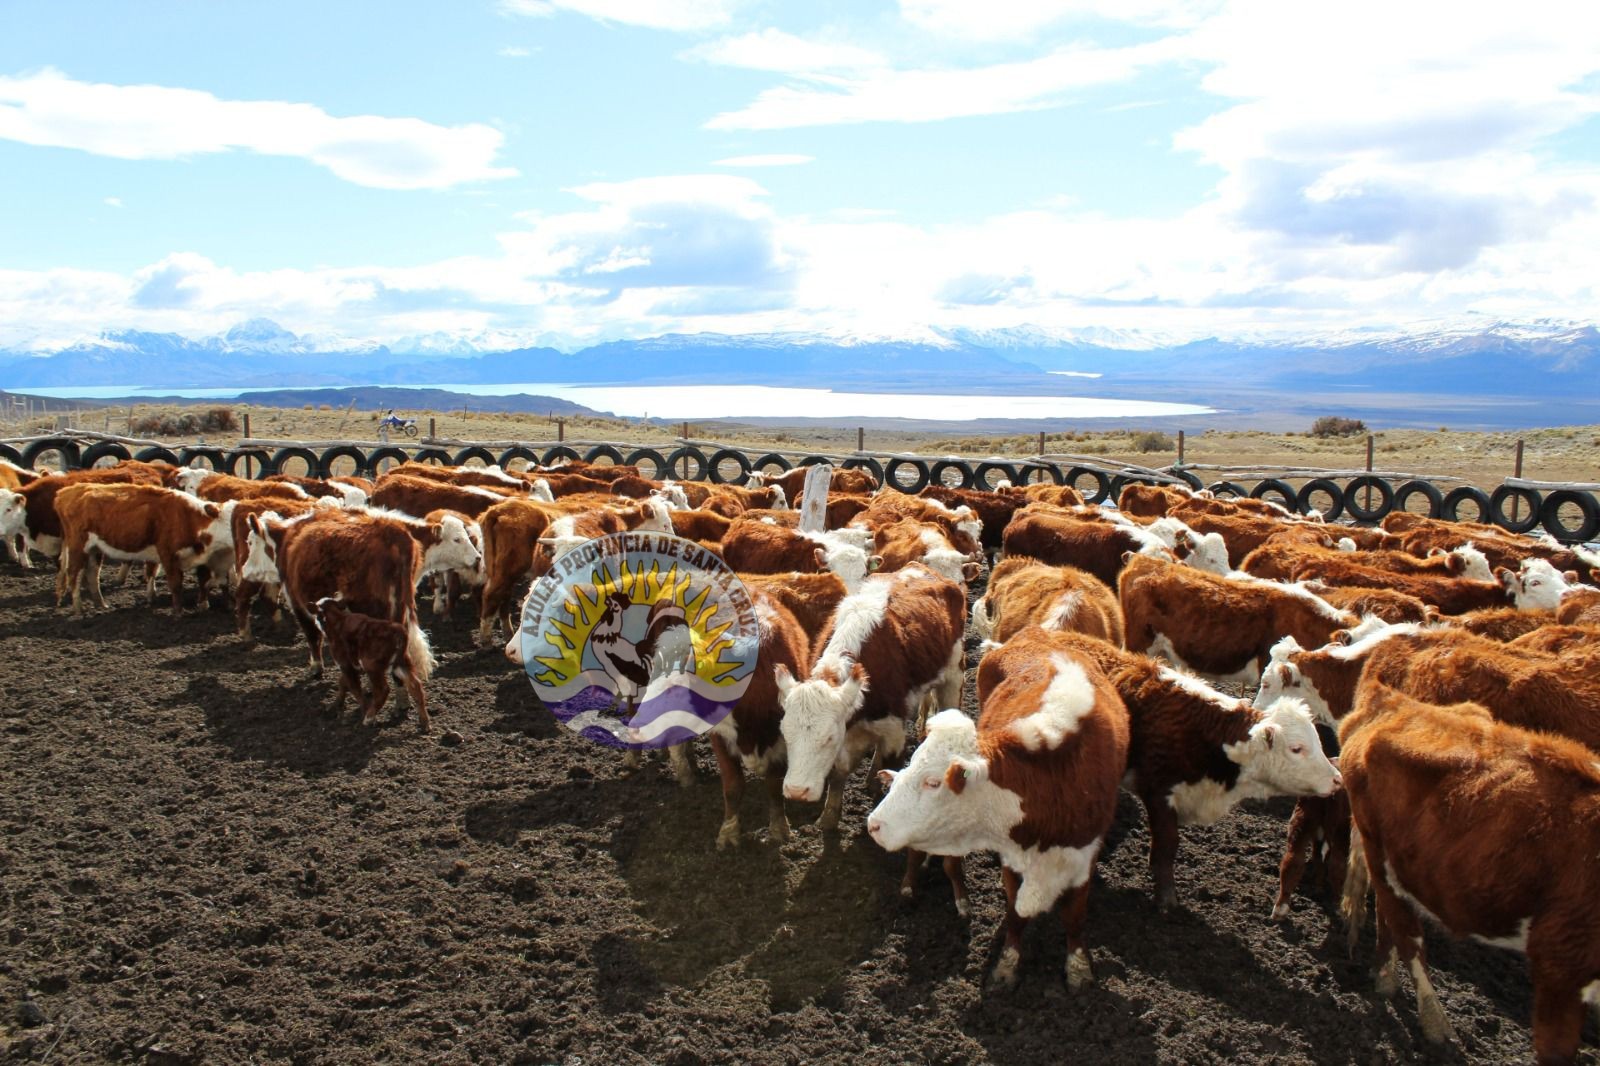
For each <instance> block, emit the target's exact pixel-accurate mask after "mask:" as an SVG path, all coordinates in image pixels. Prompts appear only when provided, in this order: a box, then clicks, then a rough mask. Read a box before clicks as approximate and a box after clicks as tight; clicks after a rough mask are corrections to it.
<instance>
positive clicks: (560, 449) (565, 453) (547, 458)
mask: <svg viewBox="0 0 1600 1066" xmlns="http://www.w3.org/2000/svg"><path fill="white" fill-rule="evenodd" d="M582 458H583V457H582V456H581V455H579V454H578V453H577V452H575V451H573V450H572V449H571V448H569V447H567V446H566V445H565V444H557V445H556V446H555V447H554V448H551V449H550V450H549V451H547V452H545V453H544V458H543V459H541V460H540V461H539V465H540V466H549V465H550V464H551V463H554V462H556V461H558V460H561V459H566V460H568V461H570V462H574V463H576V462H580V461H581V460H582Z"/></svg>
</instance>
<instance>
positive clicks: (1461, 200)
mask: <svg viewBox="0 0 1600 1066" xmlns="http://www.w3.org/2000/svg"><path fill="white" fill-rule="evenodd" d="M1597 111H1600V3H1596V2H1594V0H1525V2H1520V3H1516V4H1507V3H1504V2H1503V0H1496V2H1489V3H1485V2H1477V0H1451V2H1448V3H1436V2H1432V0H1406V2H1403V3H1395V2H1394V0H1385V2H1382V3H1378V2H1368V0H1340V2H1338V3H1318V2H1310V0H1304V2H1302V0H1296V2H1286V0H1238V2H1235V0H1053V2H1052V0H898V2H891V0H807V2H795V3H780V2H777V0H451V2H450V3H438V2H436V0H417V2H408V0H381V2H366V0H340V2H339V3H332V4H330V3H327V2H326V0H319V2H317V3H309V2H300V0H275V2H274V3H272V4H235V3H227V4H220V3H216V4H214V3H195V2H192V0H184V2H170V0H141V2H140V3H137V4H130V3H126V2H122V0H100V2H87V0H37V2H36V0H0V347H10V348H31V349H34V350H43V349H45V348H50V347H58V346H61V345H64V344H66V343H71V342H73V341H76V340H80V339H85V338H89V337H93V336H95V335H97V334H99V333H100V332H101V331H103V330H111V329H140V330H153V331H172V332H179V333H183V334H186V335H191V336H202V335H207V334H211V333H217V332H221V331H223V330H226V329H227V328H228V327H229V326H231V325H232V324H234V323H237V322H240V321H243V320H245V319H250V318H257V317H263V318H270V319H272V320H274V321H276V322H278V323H280V324H281V325H283V326H284V327H286V328H288V329H290V330H293V331H295V332H297V333H302V334H312V335H315V336H319V337H328V338H344V339H349V340H371V341H378V342H383V343H393V342H395V341H397V340H401V339H412V340H415V339H416V338H427V339H429V340H430V343H436V344H445V343H448V342H450V341H451V340H453V339H461V340H464V341H466V342H469V343H474V344H478V345H486V346H510V345H511V344H513V343H516V344H534V343H539V344H553V345H556V346H559V347H564V348H572V347H578V346H582V345H584V344H588V343H593V342H597V341H602V340H611V339H619V338H630V337H644V336H654V335H658V334H662V333H674V332H679V333H681V332H688V333H693V332H716V333H729V334H750V333H768V332H787V331H799V332H808V333H823V334H828V335H835V336H863V337H874V338H883V337H907V338H918V337H924V336H926V335H927V334H928V333H929V331H930V330H934V329H942V330H948V329H955V328H965V329H973V330H987V329H1002V328H1013V327H1019V326H1034V327H1039V328H1042V329H1046V330H1056V331H1066V330H1087V329H1115V330H1124V331H1138V332H1140V333H1142V334H1146V335H1150V336H1171V337H1181V338H1191V337H1195V336H1236V335H1244V334H1261V333H1273V332H1294V331H1310V330H1335V329H1351V328H1385V329H1387V328H1394V327H1406V326H1407V325H1408V324H1413V323H1424V322H1434V321H1443V320H1451V321H1456V320H1462V319H1467V320H1476V319H1477V318H1478V317H1479V316H1481V317H1483V318H1484V319H1485V320H1510V321H1527V320H1532V319H1542V318H1557V319H1563V320H1573V321H1584V322H1588V321H1595V320H1597V319H1600V116H1597Z"/></svg>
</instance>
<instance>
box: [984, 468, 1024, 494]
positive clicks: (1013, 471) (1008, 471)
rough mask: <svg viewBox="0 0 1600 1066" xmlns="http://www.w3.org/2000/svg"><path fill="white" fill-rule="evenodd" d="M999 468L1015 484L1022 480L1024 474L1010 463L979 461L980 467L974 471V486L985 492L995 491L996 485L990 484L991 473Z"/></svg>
mask: <svg viewBox="0 0 1600 1066" xmlns="http://www.w3.org/2000/svg"><path fill="white" fill-rule="evenodd" d="M997 470H998V471H999V472H1000V473H1001V474H1003V475H1004V476H1005V479H1006V480H1007V481H1009V482H1011V483H1012V484H1013V485H1015V484H1017V483H1018V482H1020V481H1021V480H1022V474H1021V473H1020V472H1018V470H1017V468H1016V467H1014V466H1012V465H1011V464H1010V463H979V464H978V469H976V470H974V471H973V472H972V487H973V488H975V489H980V490H982V491H983V492H993V491H994V487H993V486H992V485H990V484H989V475H990V474H992V473H994V472H995V471H997Z"/></svg>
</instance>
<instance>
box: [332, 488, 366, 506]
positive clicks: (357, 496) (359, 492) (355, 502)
mask: <svg viewBox="0 0 1600 1066" xmlns="http://www.w3.org/2000/svg"><path fill="white" fill-rule="evenodd" d="M333 487H334V488H335V489H337V490H338V492H339V496H340V500H339V503H340V506H342V507H343V508H344V509H345V510H347V511H359V510H361V509H362V508H364V507H366V505H367V490H366V489H364V488H362V487H361V486H360V485H346V484H345V483H344V482H342V481H335V482H334V483H333Z"/></svg>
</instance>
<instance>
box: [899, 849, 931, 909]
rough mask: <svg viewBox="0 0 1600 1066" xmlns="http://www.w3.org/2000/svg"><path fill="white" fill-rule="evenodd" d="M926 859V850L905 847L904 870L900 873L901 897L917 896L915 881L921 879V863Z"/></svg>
mask: <svg viewBox="0 0 1600 1066" xmlns="http://www.w3.org/2000/svg"><path fill="white" fill-rule="evenodd" d="M927 861H928V853H927V852H925V851H917V850H916V849H915V848H907V849H906V872H905V873H903V874H901V875H900V898H901V899H903V900H913V899H916V898H917V883H918V882H919V881H921V880H922V865H923V863H925V862H927Z"/></svg>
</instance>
